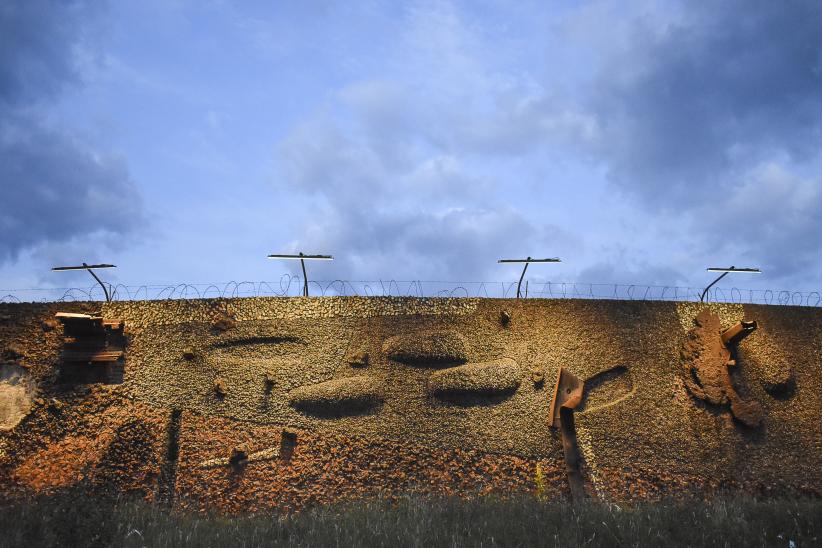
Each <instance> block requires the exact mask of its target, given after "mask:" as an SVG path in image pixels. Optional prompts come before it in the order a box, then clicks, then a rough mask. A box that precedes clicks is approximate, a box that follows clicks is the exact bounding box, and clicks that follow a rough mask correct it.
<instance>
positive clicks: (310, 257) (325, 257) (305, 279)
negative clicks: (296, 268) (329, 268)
mask: <svg viewBox="0 0 822 548" xmlns="http://www.w3.org/2000/svg"><path fill="white" fill-rule="evenodd" d="M268 258H269V259H283V260H296V259H299V260H300V266H302V267H303V297H308V275H307V274H306V273H305V261H333V260H334V257H332V256H331V255H303V254H302V253H298V254H297V255H282V254H280V255H269V256H268Z"/></svg>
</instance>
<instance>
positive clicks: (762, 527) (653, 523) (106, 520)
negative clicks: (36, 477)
mask: <svg viewBox="0 0 822 548" xmlns="http://www.w3.org/2000/svg"><path fill="white" fill-rule="evenodd" d="M820 529H822V501H819V500H807V499H806V500H776V501H774V500H771V501H758V500H754V499H717V500H714V501H709V502H702V501H669V502H658V503H643V504H639V505H635V506H625V505H615V504H607V503H598V502H590V503H587V504H583V505H579V506H571V505H569V504H567V503H561V502H542V501H540V500H538V499H537V498H535V497H521V498H513V499H504V500H503V499H494V498H479V499H473V500H464V499H456V498H423V497H411V498H403V499H400V500H398V501H396V502H388V501H365V502H360V503H357V504H349V505H345V506H338V507H325V508H318V509H315V510H311V511H305V512H302V513H298V514H294V515H291V516H278V515H276V514H268V515H254V516H246V517H219V516H203V515H198V514H186V513H178V512H169V511H168V510H165V509H163V508H162V507H159V506H156V505H150V504H147V503H144V502H138V501H114V500H104V499H100V498H94V497H89V496H85V495H84V494H83V493H81V492H69V493H63V494H60V495H56V496H52V497H43V498H37V499H32V500H29V501H25V502H15V503H0V546H126V547H129V546H135V547H137V546H209V547H211V546H231V547H241V546H321V547H325V546H329V547H348V546H391V547H392V548H399V547H406V546H409V547H417V546H418V547H429V546H431V547H436V546H449V547H458V546H483V547H485V546H489V547H490V546H577V545H579V546H655V547H656V546H660V547H664V546H786V547H787V546H789V545H790V541H793V542H794V543H795V545H796V546H799V547H803V546H819V545H821V544H822V531H820Z"/></svg>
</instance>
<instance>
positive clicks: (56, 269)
mask: <svg viewBox="0 0 822 548" xmlns="http://www.w3.org/2000/svg"><path fill="white" fill-rule="evenodd" d="M98 268H117V267H116V266H115V265H113V264H86V263H83V264H82V265H80V266H55V267H54V268H52V269H51V270H52V271H54V272H66V271H68V270H88V273H89V274H91V275H92V276H93V277H94V279H95V280H97V283H98V284H100V287H102V288H103V294H104V295H105V296H106V302H107V303H110V302H111V294H110V293H109V290H108V289H107V288H106V285H105V284H104V283H103V282H102V281H101V280H100V278H98V277H97V274H95V273H94V270H95V269H98ZM109 287H111V284H109Z"/></svg>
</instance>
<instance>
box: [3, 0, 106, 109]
mask: <svg viewBox="0 0 822 548" xmlns="http://www.w3.org/2000/svg"><path fill="white" fill-rule="evenodd" d="M93 15H94V12H93V11H92V10H91V9H90V7H89V6H87V5H85V4H84V3H81V2H72V1H47V0H21V1H14V0H12V1H9V2H3V3H2V4H0V101H2V102H3V103H5V104H6V105H20V104H30V103H32V102H33V101H36V100H38V99H41V98H43V97H49V96H54V95H57V94H58V93H59V92H60V91H61V90H62V89H63V88H64V87H65V86H66V85H67V84H69V83H71V82H75V81H77V79H78V74H77V71H76V61H77V59H76V57H77V56H78V55H79V51H78V50H77V46H78V43H79V41H80V40H81V39H82V38H83V32H84V30H85V24H86V22H87V21H88V20H89V19H90V18H92V17H93Z"/></svg>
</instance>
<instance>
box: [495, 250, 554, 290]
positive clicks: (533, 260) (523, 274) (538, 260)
mask: <svg viewBox="0 0 822 548" xmlns="http://www.w3.org/2000/svg"><path fill="white" fill-rule="evenodd" d="M561 262H562V260H560V258H559V257H552V258H550V259H532V258H531V257H526V258H525V259H500V260H498V261H497V263H525V266H524V267H523V269H522V274H521V275H520V277H519V282H518V283H517V299H519V298H520V291H521V288H522V279H523V278H525V271H526V270H528V265H529V264H531V263H561Z"/></svg>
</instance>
